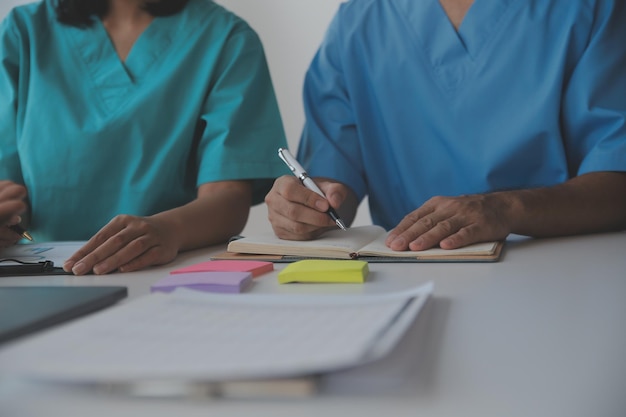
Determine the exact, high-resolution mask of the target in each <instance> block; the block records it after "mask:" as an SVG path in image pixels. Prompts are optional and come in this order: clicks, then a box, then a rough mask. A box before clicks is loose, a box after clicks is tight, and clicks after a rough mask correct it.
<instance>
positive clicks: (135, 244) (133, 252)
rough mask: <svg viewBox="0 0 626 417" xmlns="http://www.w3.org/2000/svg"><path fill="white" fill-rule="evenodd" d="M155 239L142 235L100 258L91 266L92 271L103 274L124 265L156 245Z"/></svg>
mask: <svg viewBox="0 0 626 417" xmlns="http://www.w3.org/2000/svg"><path fill="white" fill-rule="evenodd" d="M156 245H157V242H156V240H153V239H150V238H149V237H148V236H146V235H142V236H140V237H138V238H136V239H134V240H132V241H130V242H128V243H127V244H126V245H124V246H123V247H121V248H120V249H119V250H117V251H115V252H114V253H112V254H111V255H110V256H108V257H106V258H105V259H103V260H101V261H100V262H98V263H96V264H95V265H94V266H93V273H94V274H96V275H104V274H108V273H109V272H113V271H115V270H117V269H118V268H119V267H121V266H122V265H126V264H128V263H129V262H131V261H132V260H133V259H135V258H138V257H140V256H142V255H143V254H144V253H146V252H148V251H149V250H150V249H152V248H153V247H156Z"/></svg>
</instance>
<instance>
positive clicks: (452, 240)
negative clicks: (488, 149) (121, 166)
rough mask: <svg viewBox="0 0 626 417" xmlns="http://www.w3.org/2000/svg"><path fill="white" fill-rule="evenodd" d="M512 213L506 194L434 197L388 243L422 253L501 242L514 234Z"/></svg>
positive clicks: (398, 227)
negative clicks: (431, 249)
mask: <svg viewBox="0 0 626 417" xmlns="http://www.w3.org/2000/svg"><path fill="white" fill-rule="evenodd" d="M509 212H510V202H509V201H508V200H507V199H506V198H505V197H504V194H503V193H493V194H476V195H467V196H461V197H433V198H431V199H430V200H428V201H427V202H426V203H424V205H423V206H421V207H420V208H418V209H417V210H415V211H413V212H411V213H409V214H408V215H407V216H405V218H404V219H402V221H401V222H400V223H399V224H398V226H396V227H395V228H394V229H393V230H391V231H390V232H389V235H388V236H387V240H386V242H385V243H386V244H387V246H388V247H389V248H391V249H393V250H397V251H405V250H412V251H419V250H425V249H429V248H431V247H434V246H440V247H441V248H443V249H455V248H460V247H462V246H466V245H469V244H471V243H477V242H485V241H492V240H501V239H504V238H506V236H507V235H508V234H509V233H510V231H511V224H512V222H511V221H510V219H509V217H510V215H509Z"/></svg>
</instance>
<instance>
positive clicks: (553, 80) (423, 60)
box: [298, 0, 626, 229]
mask: <svg viewBox="0 0 626 417" xmlns="http://www.w3.org/2000/svg"><path fill="white" fill-rule="evenodd" d="M624 22H626V2H624V1H622V0H584V1H571V0H523V1H522V0H476V1H475V2H474V4H473V5H472V7H471V8H470V9H469V12H468V13H467V15H466V17H465V20H464V21H463V23H462V25H461V27H460V29H459V31H458V33H457V31H456V30H455V29H454V27H453V26H452V25H451V23H450V22H449V20H448V18H447V16H446V14H445V12H444V10H443V9H442V7H441V6H440V3H439V1H438V0H422V1H415V0H358V1H355V0H352V1H348V2H347V3H345V4H343V5H342V6H341V7H340V10H339V11H338V13H337V15H336V16H335V18H334V20H333V22H332V23H331V25H330V27H329V29H328V32H327V34H326V37H325V40H324V42H323V43H322V45H321V47H320V49H319V51H318V53H317V54H316V56H315V57H314V60H313V62H312V64H311V66H310V69H309V71H308V73H307V75H306V81H305V88H304V105H305V112H306V126H305V128H304V132H303V136H302V141H301V143H300V147H299V152H298V156H299V159H300V160H301V161H302V162H303V165H304V166H305V167H306V168H307V169H308V172H309V174H311V175H313V176H322V177H331V178H334V179H336V180H338V181H341V182H343V183H345V184H347V185H348V186H350V187H351V188H352V189H353V190H354V191H355V192H356V193H357V195H358V197H359V198H362V197H364V196H365V195H368V196H369V204H370V212H371V215H372V219H373V222H374V223H375V224H379V225H382V226H383V227H385V228H387V229H390V228H393V227H395V226H396V225H397V223H398V222H399V221H400V220H401V219H402V218H403V217H404V216H405V215H406V214H408V213H409V212H411V211H413V210H415V209H416V208H418V207H419V206H420V205H422V204H423V203H424V202H425V201H426V200H428V199H429V198H431V197H433V196H437V195H444V196H457V195H462V194H471V193H484V192H491V191H496V190H510V189H521V188H532V187H542V186H551V185H555V184H558V183H561V182H563V181H566V180H567V179H569V178H571V177H573V176H576V175H580V174H584V173H588V172H593V171H626V41H625V40H626V24H624Z"/></svg>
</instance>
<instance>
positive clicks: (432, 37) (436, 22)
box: [395, 0, 517, 89]
mask: <svg viewBox="0 0 626 417" xmlns="http://www.w3.org/2000/svg"><path fill="white" fill-rule="evenodd" d="M515 1H517V0H475V1H474V3H473V4H472V6H471V7H470V8H469V10H468V11H467V13H466V15H465V17H464V19H463V21H462V22H461V25H460V27H459V29H458V31H457V30H456V29H455V28H454V25H453V24H452V23H451V22H450V19H449V18H448V15H447V14H446V12H445V10H444V9H443V7H442V6H441V4H440V3H439V0H420V1H415V0H395V3H396V6H397V7H398V8H399V9H400V11H401V13H402V15H403V16H405V18H406V20H407V22H408V24H409V26H410V27H411V28H412V30H413V32H414V34H415V35H416V36H417V38H418V39H419V41H420V47H421V48H420V49H422V50H423V51H424V53H425V54H426V57H427V59H428V60H429V61H430V63H431V65H432V67H433V70H434V73H435V74H436V75H437V76H438V77H439V78H440V80H441V81H442V83H443V84H444V86H445V87H446V89H454V88H455V87H456V86H457V85H458V84H459V83H460V81H461V80H462V78H464V75H465V74H466V73H467V72H468V71H469V70H470V68H471V67H472V66H473V62H474V60H475V59H476V58H477V57H478V56H479V55H480V54H481V52H482V51H483V50H484V49H485V47H486V46H487V45H488V44H489V43H490V40H491V39H492V38H493V36H495V35H496V33H497V32H498V29H499V28H500V26H501V23H502V21H503V19H502V18H503V16H504V15H505V14H506V12H507V11H508V10H509V9H510V7H509V6H510V5H511V4H512V3H514V2H515Z"/></svg>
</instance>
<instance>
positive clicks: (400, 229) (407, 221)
mask: <svg viewBox="0 0 626 417" xmlns="http://www.w3.org/2000/svg"><path fill="white" fill-rule="evenodd" d="M433 211H434V209H433V208H431V207H430V206H422V207H420V208H418V209H417V210H414V211H412V212H411V213H409V214H407V215H406V216H404V218H403V219H402V220H401V221H400V223H398V225H397V226H396V227H394V228H393V229H392V230H390V231H389V234H388V235H387V239H386V240H385V244H386V245H387V246H388V247H389V248H391V249H394V250H406V249H408V246H409V242H410V241H411V240H413V239H414V238H415V237H416V236H408V237H407V236H404V234H405V233H406V232H407V231H408V230H410V229H411V228H412V227H414V226H415V224H416V223H417V222H419V221H420V220H421V219H423V218H425V217H426V216H428V215H431V214H432V213H433ZM425 230H428V229H425ZM425 230H424V231H425ZM422 233H423V232H422ZM396 247H397V248H398V249H395V248H396Z"/></svg>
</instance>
